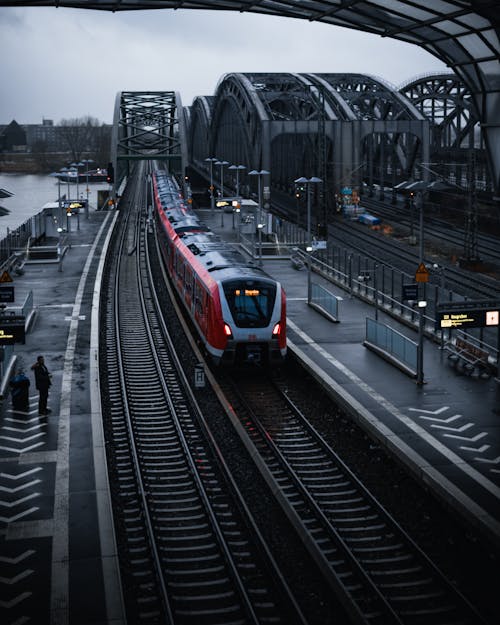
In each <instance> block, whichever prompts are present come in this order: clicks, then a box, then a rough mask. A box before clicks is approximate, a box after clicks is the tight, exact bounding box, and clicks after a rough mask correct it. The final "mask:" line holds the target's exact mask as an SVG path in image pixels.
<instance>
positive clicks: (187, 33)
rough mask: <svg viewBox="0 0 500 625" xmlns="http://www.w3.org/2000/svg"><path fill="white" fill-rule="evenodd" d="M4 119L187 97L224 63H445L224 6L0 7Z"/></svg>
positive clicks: (241, 68)
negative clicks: (136, 98) (121, 96)
mask: <svg viewBox="0 0 500 625" xmlns="http://www.w3.org/2000/svg"><path fill="white" fill-rule="evenodd" d="M0 59H1V60H0V90H1V91H0V123H9V122H10V121H11V120H12V119H15V120H16V121H17V122H19V123H20V124H28V123H41V121H42V119H44V118H45V119H53V120H54V122H55V123H59V122H60V121H61V119H68V118H78V117H83V116H87V115H90V116H92V117H96V118H98V119H99V120H100V121H102V122H106V123H111V122H112V120H113V109H114V102H115V98H116V94H117V92H118V91H142V90H146V91H178V92H179V93H180V95H181V98H182V103H183V104H184V105H185V106H187V105H190V104H191V103H192V101H193V98H195V97H196V96H198V95H213V94H214V93H215V89H216V87H217V83H218V81H219V80H220V78H221V77H222V76H223V75H224V74H226V73H228V72H351V73H354V72H361V73H367V74H371V75H375V76H378V77H380V78H383V79H385V80H386V81H388V82H390V83H392V84H394V85H396V86H397V85H399V84H400V83H402V82H404V81H406V80H408V79H412V78H414V77H416V76H420V75H422V74H426V73H431V72H439V71H443V70H446V66H445V65H444V64H443V63H442V62H440V61H438V60H437V59H436V58H435V57H433V56H431V55H430V54H428V53H427V52H425V51H423V50H421V49H420V48H418V47H417V46H412V45H409V44H404V43H401V42H398V41H396V40H393V39H388V38H387V39H383V38H381V37H379V36H375V35H370V34H367V33H362V32H357V31H354V30H351V29H345V28H337V27H333V26H327V25H324V24H316V23H310V22H307V21H304V20H294V19H286V18H277V17H267V16H260V15H251V14H249V13H234V12H229V11H227V12H226V11H224V12H222V11H193V10H179V11H172V10H155V11H132V12H119V13H110V12H107V11H88V10H81V9H66V8H57V9H56V8H55V7H39V8H34V7H32V8H21V9H14V8H2V9H0Z"/></svg>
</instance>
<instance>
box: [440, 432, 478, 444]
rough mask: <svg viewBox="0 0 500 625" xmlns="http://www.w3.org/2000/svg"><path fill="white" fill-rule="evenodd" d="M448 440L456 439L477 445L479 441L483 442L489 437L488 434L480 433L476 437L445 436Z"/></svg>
mask: <svg viewBox="0 0 500 625" xmlns="http://www.w3.org/2000/svg"><path fill="white" fill-rule="evenodd" d="M444 436H446V437H447V438H455V439H457V440H459V441H467V442H468V443H477V441H479V440H481V439H482V438H484V437H485V436H488V433H487V432H480V433H479V434H476V436H457V435H456V434H444Z"/></svg>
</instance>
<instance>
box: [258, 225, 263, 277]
mask: <svg viewBox="0 0 500 625" xmlns="http://www.w3.org/2000/svg"><path fill="white" fill-rule="evenodd" d="M263 227H264V224H261V223H259V224H257V229H258V231H259V266H260V267H262V228H263Z"/></svg>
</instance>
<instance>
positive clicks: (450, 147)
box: [399, 73, 493, 193]
mask: <svg viewBox="0 0 500 625" xmlns="http://www.w3.org/2000/svg"><path fill="white" fill-rule="evenodd" d="M399 90H400V92H401V93H402V94H403V95H404V96H405V97H406V98H408V99H409V100H411V102H412V104H413V105H414V106H415V107H416V108H417V109H418V110H419V111H420V112H421V113H422V115H424V116H425V117H426V118H427V119H428V120H429V121H430V122H431V163H430V165H429V166H430V168H431V169H432V170H433V171H434V172H436V173H437V174H438V175H439V176H440V178H442V179H444V180H447V181H448V182H450V183H451V184H452V185H454V184H456V185H458V186H460V187H462V188H467V187H468V184H469V179H470V178H471V177H473V178H474V181H475V184H476V187H477V190H478V191H488V192H490V193H491V192H492V191H493V182H492V180H491V172H490V171H489V168H488V162H487V159H486V150H485V145H484V138H483V134H482V132H481V127H480V120H479V116H478V115H477V111H476V109H475V107H474V103H473V101H472V96H471V94H470V93H469V90H468V88H467V86H466V85H465V84H464V83H463V81H462V80H461V79H460V78H458V76H456V75H455V74H452V73H447V74H435V75H428V76H422V77H418V78H415V79H414V80H412V81H409V82H407V83H405V84H404V85H401V86H400V88H399ZM472 150H473V151H474V152H475V156H474V162H475V167H474V172H469V171H468V169H469V166H470V162H471V151H472Z"/></svg>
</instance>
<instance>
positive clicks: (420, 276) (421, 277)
mask: <svg viewBox="0 0 500 625" xmlns="http://www.w3.org/2000/svg"><path fill="white" fill-rule="evenodd" d="M415 280H416V281H417V282H429V270H428V269H427V267H426V266H425V265H424V263H420V265H419V266H418V268H417V272H416V273H415Z"/></svg>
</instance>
